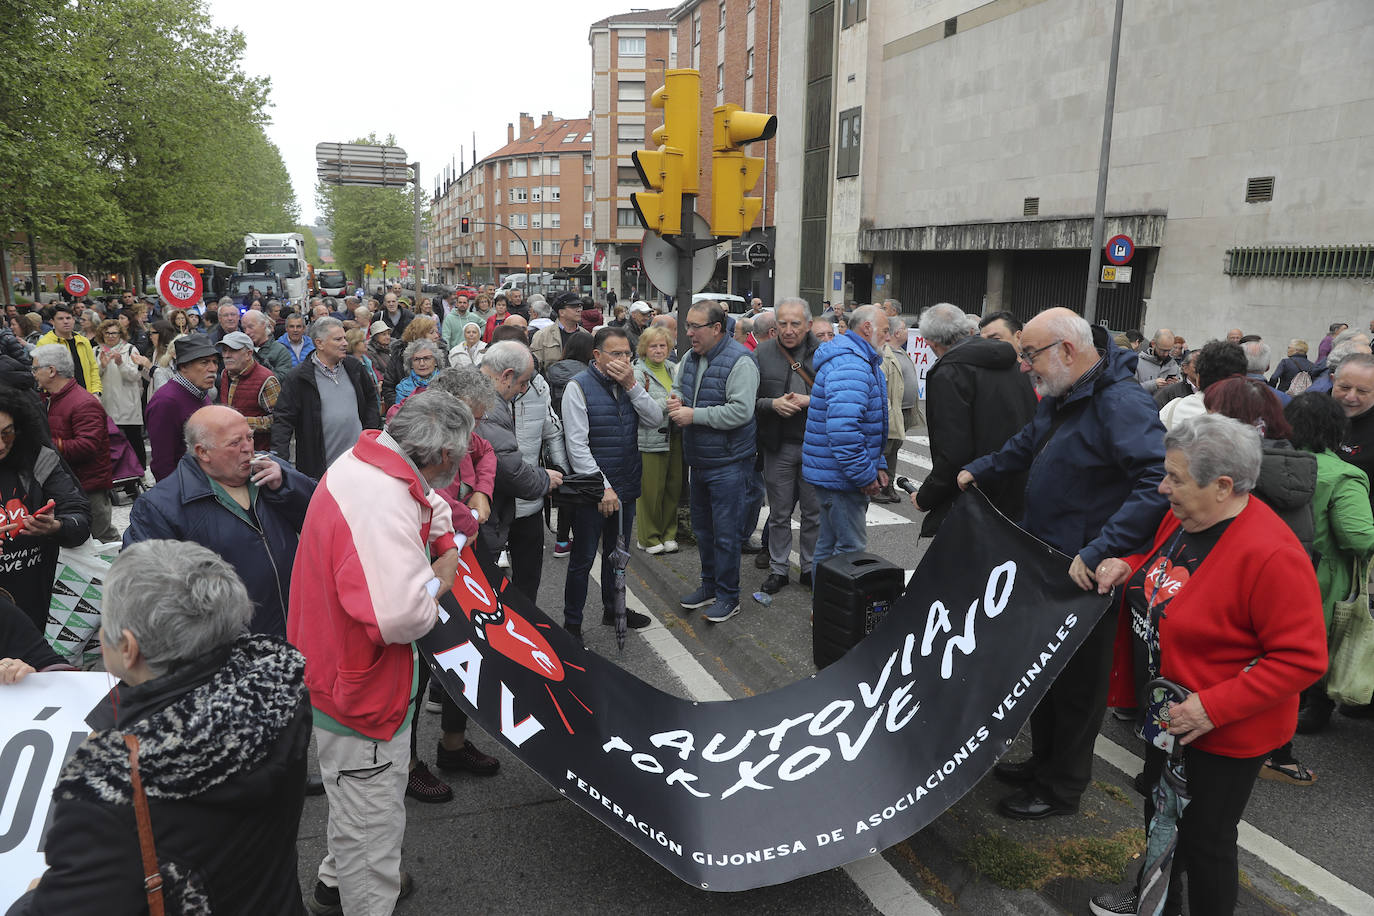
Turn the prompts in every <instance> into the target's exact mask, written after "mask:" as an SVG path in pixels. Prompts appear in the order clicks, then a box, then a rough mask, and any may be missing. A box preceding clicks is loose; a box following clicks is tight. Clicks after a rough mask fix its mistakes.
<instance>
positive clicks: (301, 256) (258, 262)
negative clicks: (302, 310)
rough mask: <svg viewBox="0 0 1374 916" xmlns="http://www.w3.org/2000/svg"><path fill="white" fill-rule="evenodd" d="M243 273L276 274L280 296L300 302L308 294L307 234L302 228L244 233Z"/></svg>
mask: <svg viewBox="0 0 1374 916" xmlns="http://www.w3.org/2000/svg"><path fill="white" fill-rule="evenodd" d="M238 272H239V273H240V274H273V275H275V276H276V277H277V278H278V280H277V288H278V290H279V291H280V294H279V298H281V299H282V300H284V302H285V301H289V302H291V303H293V304H297V305H299V304H300V303H302V302H304V301H305V300H306V297H307V295H308V290H307V283H308V280H309V274H310V265H309V264H307V263H306V260H305V236H304V235H302V234H301V233H299V232H277V233H268V232H257V233H251V234H249V235H245V236H244V237H243V260H242V261H239V271H238Z"/></svg>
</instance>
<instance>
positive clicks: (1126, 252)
mask: <svg viewBox="0 0 1374 916" xmlns="http://www.w3.org/2000/svg"><path fill="white" fill-rule="evenodd" d="M1106 254H1107V262H1108V263H1110V264H1115V265H1117V266H1118V267H1119V266H1121V265H1122V264H1129V263H1130V262H1131V258H1132V257H1133V256H1134V255H1135V242H1133V241H1131V237H1130V236H1129V235H1114V236H1112V237H1111V238H1109V239H1107V252H1106Z"/></svg>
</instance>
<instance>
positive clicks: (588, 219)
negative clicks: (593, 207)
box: [582, 213, 592, 229]
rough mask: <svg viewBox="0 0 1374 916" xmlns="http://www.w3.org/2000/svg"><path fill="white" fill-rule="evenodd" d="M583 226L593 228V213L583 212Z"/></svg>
mask: <svg viewBox="0 0 1374 916" xmlns="http://www.w3.org/2000/svg"><path fill="white" fill-rule="evenodd" d="M582 228H583V229H590V228H592V215H591V214H590V213H583V214H582Z"/></svg>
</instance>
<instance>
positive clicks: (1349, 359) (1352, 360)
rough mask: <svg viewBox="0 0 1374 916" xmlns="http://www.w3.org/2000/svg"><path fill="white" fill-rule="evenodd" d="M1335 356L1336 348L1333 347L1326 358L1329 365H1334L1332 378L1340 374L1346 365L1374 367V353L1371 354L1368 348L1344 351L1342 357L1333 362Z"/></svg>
mask: <svg viewBox="0 0 1374 916" xmlns="http://www.w3.org/2000/svg"><path fill="white" fill-rule="evenodd" d="M1349 346H1356V347H1358V346H1361V344H1351V345H1349ZM1335 356H1336V348H1335V347H1332V348H1331V354H1330V356H1327V358H1326V364H1327V365H1328V366H1334V368H1333V369H1332V370H1331V377H1332V378H1335V377H1336V376H1337V375H1339V374H1340V370H1342V369H1344V368H1345V367H1346V366H1363V367H1364V368H1366V369H1374V354H1371V353H1370V352H1369V351H1368V350H1347V351H1346V352H1342V353H1341V354H1340V359H1338V360H1336V361H1335V362H1334V363H1333V362H1332V358H1333V357H1335Z"/></svg>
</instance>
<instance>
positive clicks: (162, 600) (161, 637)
mask: <svg viewBox="0 0 1374 916" xmlns="http://www.w3.org/2000/svg"><path fill="white" fill-rule="evenodd" d="M100 615H101V626H102V627H103V628H104V630H105V637H104V639H105V641H106V642H107V643H110V644H113V643H116V642H118V641H119V640H120V638H121V637H122V635H123V632H124V631H125V630H128V631H129V632H131V633H133V634H134V638H135V639H137V640H138V648H139V651H140V652H141V653H142V655H143V659H144V661H145V662H147V664H148V669H149V670H150V671H152V672H153V674H155V675H158V676H161V675H163V674H166V673H167V672H169V671H172V670H174V669H176V668H177V667H179V666H180V665H182V664H183V663H185V662H189V661H192V660H193V659H197V658H200V657H201V656H203V655H206V654H208V653H210V652H213V651H214V650H216V649H218V648H220V647H221V646H224V645H227V644H229V643H231V642H233V641H234V640H235V639H237V638H238V637H239V635H240V634H242V633H243V632H244V631H246V630H247V629H248V623H249V621H250V620H252V618H253V602H252V601H251V600H249V598H248V590H247V589H246V588H244V585H243V580H242V579H240V578H239V576H238V573H236V572H235V571H234V567H232V566H230V565H229V563H228V562H226V561H225V560H224V559H223V558H221V557H220V556H219V555H218V554H216V553H215V552H214V551H212V550H209V549H208V548H205V547H202V546H201V545H200V544H197V543H195V542H194V541H140V542H139V543H137V544H130V545H129V546H128V547H125V548H124V549H123V550H122V551H120V553H119V556H118V557H116V558H115V561H114V563H112V564H111V565H110V570H109V572H107V573H105V603H104V605H103V606H102V607H101V611H100Z"/></svg>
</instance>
